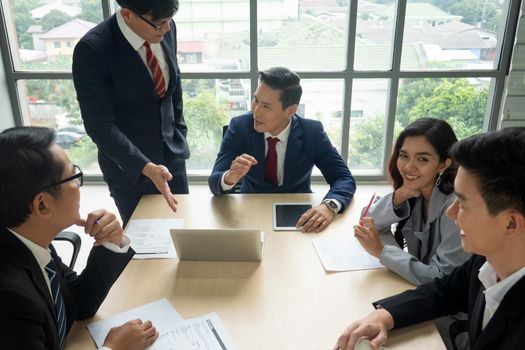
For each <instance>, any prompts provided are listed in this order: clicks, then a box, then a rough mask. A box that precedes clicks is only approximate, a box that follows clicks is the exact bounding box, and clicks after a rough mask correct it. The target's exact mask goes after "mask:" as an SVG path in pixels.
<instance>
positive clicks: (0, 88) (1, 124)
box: [0, 55, 15, 130]
mask: <svg viewBox="0 0 525 350" xmlns="http://www.w3.org/2000/svg"><path fill="white" fill-rule="evenodd" d="M4 69H5V68H4V62H3V60H2V56H1V55H0V101H1V103H0V130H4V129H7V128H10V127H12V126H15V120H14V117H13V109H12V106H11V100H10V99H9V93H8V91H7V82H6V76H5V70H4Z"/></svg>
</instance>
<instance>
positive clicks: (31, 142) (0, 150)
mask: <svg viewBox="0 0 525 350" xmlns="http://www.w3.org/2000/svg"><path fill="white" fill-rule="evenodd" d="M54 142H55V132H54V131H53V130H52V129H48V128H40V127H16V128H11V129H7V130H4V131H3V132H1V133H0V227H17V226H19V225H20V224H22V223H24V222H25V221H26V220H27V217H28V216H29V214H30V212H31V210H30V204H31V202H32V200H33V199H34V198H35V196H36V195H37V194H38V193H40V192H42V191H43V190H44V189H45V191H46V192H49V193H50V194H51V195H53V196H55V197H58V196H60V186H53V187H48V188H46V187H47V186H49V185H50V184H53V183H57V182H59V181H60V179H61V178H62V174H63V171H64V165H63V164H62V163H61V162H60V161H59V160H58V159H56V157H55V156H54V155H53V153H52V152H51V150H50V147H51V146H52V145H53V144H54Z"/></svg>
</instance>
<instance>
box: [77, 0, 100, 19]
mask: <svg viewBox="0 0 525 350" xmlns="http://www.w3.org/2000/svg"><path fill="white" fill-rule="evenodd" d="M100 4H101V3H100V0H82V2H81V4H80V6H81V9H82V12H81V13H80V16H79V18H82V19H83V20H85V21H89V22H93V23H99V22H101V21H102V7H101V5H100Z"/></svg>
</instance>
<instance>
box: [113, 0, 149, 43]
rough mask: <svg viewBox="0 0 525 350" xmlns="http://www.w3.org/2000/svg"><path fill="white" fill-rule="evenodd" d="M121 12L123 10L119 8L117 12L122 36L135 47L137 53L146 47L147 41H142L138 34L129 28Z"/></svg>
mask: <svg viewBox="0 0 525 350" xmlns="http://www.w3.org/2000/svg"><path fill="white" fill-rule="evenodd" d="M120 11H122V9H121V8H119V9H118V10H117V11H116V16H117V24H118V27H119V29H120V31H121V32H122V35H124V38H126V40H127V41H128V42H129V44H130V45H131V46H132V47H133V49H134V50H135V51H137V50H138V49H140V48H141V47H142V45H144V42H145V40H144V39H142V38H141V37H140V36H139V35H138V34H137V33H135V32H134V31H133V30H132V29H131V28H130V27H128V25H127V24H126V21H124V17H122V13H120Z"/></svg>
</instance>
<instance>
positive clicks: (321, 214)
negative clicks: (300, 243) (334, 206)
mask: <svg viewBox="0 0 525 350" xmlns="http://www.w3.org/2000/svg"><path fill="white" fill-rule="evenodd" d="M334 217H335V213H334V212H333V211H331V210H330V209H328V207H327V206H326V205H324V204H319V205H318V206H316V207H313V208H311V209H308V210H307V211H305V212H304V214H303V215H301V217H300V218H299V221H297V224H296V227H297V228H301V232H321V231H322V230H324V229H325V228H326V227H327V226H328V225H329V224H330V223H331V222H332V220H333V219H334Z"/></svg>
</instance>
